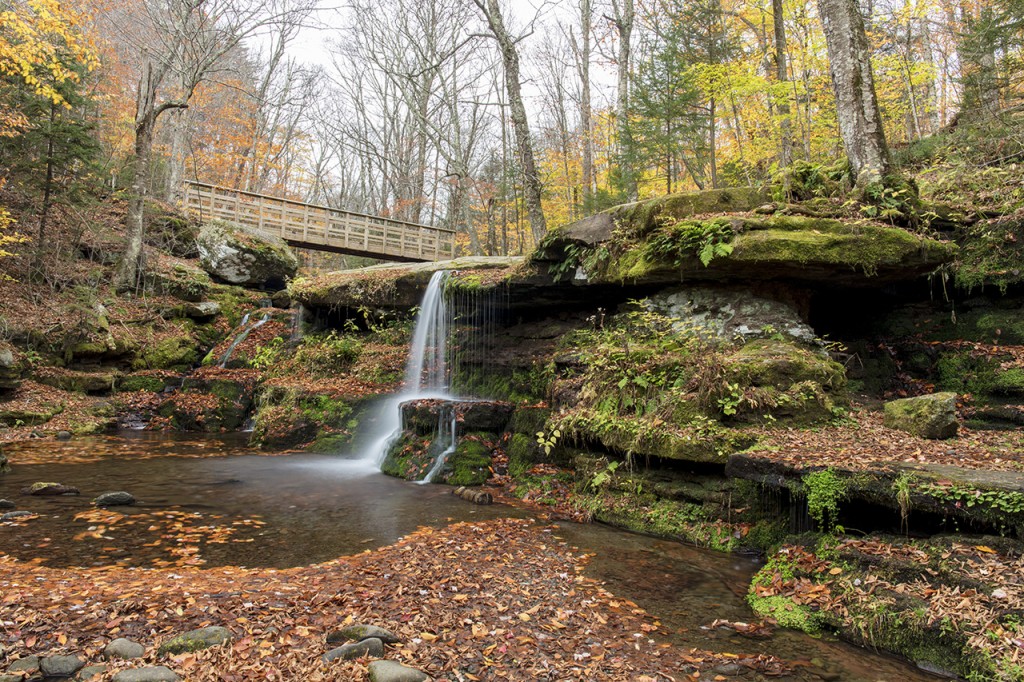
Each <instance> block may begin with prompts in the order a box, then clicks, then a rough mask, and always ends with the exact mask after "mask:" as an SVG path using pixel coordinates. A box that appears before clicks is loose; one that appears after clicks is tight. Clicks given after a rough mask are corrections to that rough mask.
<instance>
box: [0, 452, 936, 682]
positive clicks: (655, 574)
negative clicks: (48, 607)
mask: <svg viewBox="0 0 1024 682" xmlns="http://www.w3.org/2000/svg"><path fill="white" fill-rule="evenodd" d="M40 449H45V453H46V455H47V457H48V458H52V460H53V461H55V462H56V463H47V464H20V465H19V464H18V462H19V455H21V456H22V458H23V460H24V459H25V458H28V457H38V455H39V454H40V452H41V450H40ZM5 451H6V452H7V453H8V454H9V456H10V459H11V462H12V463H13V466H14V470H13V471H12V472H11V473H8V474H5V475H2V476H0V498H6V499H9V500H11V501H13V502H15V503H17V505H18V508H19V509H24V510H27V511H31V512H34V513H36V514H38V515H39V516H38V518H33V519H30V520H27V521H24V522H20V523H5V524H0V551H2V552H5V553H7V554H10V555H13V556H16V557H19V558H22V559H25V560H30V559H35V558H39V559H40V560H41V561H42V562H43V563H44V564H45V565H50V566H104V565H111V564H117V565H122V566H174V565H197V566H207V567H209V566H217V565H241V566H252V567H256V566H261V567H278V568H281V567H287V566H296V565H303V564H309V563H314V562H318V561H325V560H328V559H333V558H336V557H338V556H342V555H346V554H353V553H356V552H360V551H363V550H365V549H372V548H374V547H380V546H383V545H388V544H391V543H393V542H395V541H396V540H398V539H399V538H401V537H402V536H404V535H406V534H408V533H410V532H411V531H413V530H415V529H416V528H418V527H420V526H423V525H431V526H443V525H445V524H447V523H451V522H455V521H469V520H485V519H492V518H497V517H502V516H528V515H529V513H528V512H526V511H523V510H520V509H516V508H511V507H506V506H501V505H494V506H476V505H472V504H469V503H467V502H465V501H463V500H461V499H458V498H456V497H454V496H452V495H451V494H450V488H448V487H445V486H433V485H426V486H424V485H416V484H414V483H408V482H405V481H400V480H397V479H394V478H390V477H387V476H383V475H381V474H380V473H378V472H376V471H373V470H372V469H370V468H368V467H367V466H366V465H365V464H362V463H360V462H357V461H352V460H345V459H344V458H341V457H332V456H325V455H309V454H292V455H280V456H263V455H257V454H253V452H252V451H251V450H249V449H248V448H246V447H245V444H244V439H241V438H238V437H234V436H230V437H211V436H201V437H196V436H184V435H168V434H155V433H148V432H128V433H125V434H119V435H118V436H112V437H111V436H107V437H96V438H82V439H76V440H74V441H71V442H69V443H59V442H54V441H49V440H48V441H38V442H29V443H25V444H14V445H11V446H8V447H7V448H6V450H5ZM211 455H214V456H211ZM35 481H55V482H60V483H63V484H65V485H70V486H75V487H77V488H79V489H80V490H81V495H78V496H60V497H35V496H26V495H22V494H21V492H20V491H21V489H22V488H23V487H25V486H28V485H30V484H31V483H33V482H35ZM111 490H126V491H128V492H131V493H132V494H133V495H134V496H135V497H136V498H137V499H138V503H137V504H136V505H135V506H132V507H118V508H112V509H111V510H106V511H104V510H96V509H95V508H94V507H93V506H92V504H91V500H92V499H93V498H94V497H96V496H97V495H99V494H100V493H102V492H106V491H111ZM556 534H557V535H558V536H559V537H561V538H562V539H563V540H564V541H565V542H567V543H569V544H571V545H574V546H576V547H579V548H580V549H582V550H583V551H585V552H587V553H591V554H593V555H594V556H593V558H592V559H591V562H590V565H589V568H588V574H589V575H591V576H592V577H594V578H596V579H598V580H600V581H602V582H603V583H604V584H605V586H606V587H607V589H609V590H610V591H611V592H613V593H614V594H616V595H618V596H620V597H622V598H624V599H629V600H631V601H634V602H636V603H637V604H638V605H640V606H641V607H643V608H645V609H646V610H647V611H648V612H650V613H652V614H653V615H655V616H656V617H657V618H659V619H660V620H661V622H662V623H663V624H664V625H665V627H666V630H667V632H668V633H669V636H670V639H671V640H672V641H673V642H674V643H676V644H678V645H680V646H688V647H698V648H701V649H710V650H718V651H729V652H735V653H770V654H774V655H776V656H780V657H782V658H785V659H787V660H790V661H793V662H796V663H797V670H798V678H797V679H807V680H821V679H829V680H849V681H851V682H861V681H863V682H878V681H881V680H905V681H908V682H914V681H917V680H921V681H924V680H935V679H936V678H935V677H933V676H931V675H928V674H926V673H923V672H921V671H919V670H917V669H916V668H915V667H913V666H911V665H909V664H907V663H905V662H902V661H899V660H896V659H893V658H889V657H886V656H882V655H878V654H875V653H873V652H870V651H866V650H863V649H859V648H856V647H852V646H848V645H845V644H842V643H839V642H833V641H826V640H822V639H815V638H811V637H808V636H806V635H803V634H801V633H796V632H790V631H783V630H779V631H776V632H775V633H774V634H773V635H771V636H770V637H768V638H761V639H755V638H748V637H743V636H739V635H736V634H735V632H733V631H731V630H724V629H714V630H712V629H709V628H708V626H709V625H710V623H711V622H712V621H714V620H715V619H724V620H728V621H741V622H751V621H754V620H756V617H755V616H754V614H753V613H752V612H751V611H750V609H749V607H748V606H747V605H746V601H745V594H746V589H747V585H748V584H749V581H750V577H751V576H752V575H753V573H754V572H755V571H756V570H757V569H758V567H759V563H758V561H756V560H755V559H753V558H751V557H744V556H738V555H726V554H720V553H716V552H710V551H705V550H700V549H696V548H692V547H687V546H684V545H681V544H679V543H676V542H671V541H667V540H660V539H655V538H648V537H645V536H641V535H636V534H631V533H625V532H622V531H618V530H614V529H611V528H607V527H604V526H600V525H587V526H581V525H576V524H568V523H563V524H559V527H558V528H557V530H556Z"/></svg>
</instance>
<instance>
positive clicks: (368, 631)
mask: <svg viewBox="0 0 1024 682" xmlns="http://www.w3.org/2000/svg"><path fill="white" fill-rule="evenodd" d="M371 637H373V638H376V639H379V640H380V641H382V642H384V643H385V644H398V643H399V642H401V641H402V640H401V638H400V637H399V636H398V635H396V634H395V633H393V632H391V631H390V630H385V629H384V628H379V627H377V626H376V625H349V626H348V627H346V628H342V629H340V630H335V631H334V632H331V633H329V634H328V635H327V643H328V644H341V643H342V642H361V641H363V640H364V639H370V638H371Z"/></svg>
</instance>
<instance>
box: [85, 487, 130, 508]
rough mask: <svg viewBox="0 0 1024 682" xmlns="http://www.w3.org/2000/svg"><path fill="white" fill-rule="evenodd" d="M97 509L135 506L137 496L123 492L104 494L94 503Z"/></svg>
mask: <svg viewBox="0 0 1024 682" xmlns="http://www.w3.org/2000/svg"><path fill="white" fill-rule="evenodd" d="M92 503H93V504H94V505H96V506H97V507H120V506H124V505H128V504H135V496H134V495H132V494H131V493H127V492H125V491H123V490H119V491H117V492H110V493H103V494H102V495H100V496H99V497H97V498H96V499H95V500H93V501H92Z"/></svg>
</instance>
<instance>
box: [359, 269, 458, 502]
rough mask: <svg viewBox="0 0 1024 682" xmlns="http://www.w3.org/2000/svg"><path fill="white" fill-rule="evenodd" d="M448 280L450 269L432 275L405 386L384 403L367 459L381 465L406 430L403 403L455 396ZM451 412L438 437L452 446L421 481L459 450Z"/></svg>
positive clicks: (441, 422)
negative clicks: (451, 361)
mask: <svg viewBox="0 0 1024 682" xmlns="http://www.w3.org/2000/svg"><path fill="white" fill-rule="evenodd" d="M447 280H448V271H447V270H439V271H438V272H435V273H434V274H433V276H431V278H430V283H429V284H428V285H427V290H426V292H425V293H424V294H423V303H422V304H421V305H420V312H419V315H417V317H416V324H415V326H414V327H413V333H412V343H411V345H410V347H409V359H408V361H407V362H406V365H405V382H404V387H403V388H402V390H401V391H399V392H398V393H397V394H396V395H395V396H393V397H392V398H390V399H388V400H387V401H386V402H385V403H384V404H383V405H382V406H381V411H382V413H381V418H380V419H379V420H378V426H377V429H376V431H377V432H376V433H375V434H374V438H373V439H372V441H371V442H372V445H371V446H370V447H369V448H368V449H367V453H366V459H367V460H370V461H372V462H373V464H374V465H376V466H377V467H378V468H379V467H380V465H381V464H382V463H383V462H384V458H385V457H387V454H388V450H389V449H390V448H391V445H392V444H393V443H394V442H395V440H396V439H397V438H398V437H399V436H400V435H401V433H402V403H405V402H408V401H410V400H420V399H424V398H436V399H442V400H451V399H452V397H451V395H449V391H450V383H449V382H450V379H451V376H450V373H449V364H450V363H449V360H450V358H449V351H450V349H449V347H448V334H449V330H450V327H451V321H452V320H451V317H450V311H449V309H448V305H447V303H446V301H445V295H444V285H445V282H446V281H447ZM448 412H449V411H448V410H442V412H441V416H440V418H439V423H438V434H437V435H438V439H441V438H447V439H448V446H447V447H446V448H445V449H444V451H442V452H441V453H440V454H439V455H438V456H437V458H436V460H435V462H434V465H433V466H432V467H431V469H430V471H429V473H427V475H426V476H425V477H424V478H423V480H422V481H419V482H420V483H429V482H430V481H431V480H432V479H433V478H434V476H435V475H436V474H437V472H438V471H440V470H441V467H442V466H444V463H445V460H446V459H447V458H448V456H449V455H450V454H451V453H452V452H454V451H455V446H456V442H457V438H456V423H455V413H454V411H450V415H449V414H448ZM446 415H447V416H448V418H447V419H446Z"/></svg>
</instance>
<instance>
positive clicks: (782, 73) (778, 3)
mask: <svg viewBox="0 0 1024 682" xmlns="http://www.w3.org/2000/svg"><path fill="white" fill-rule="evenodd" d="M772 28H773V29H774V30H773V33H774V37H775V78H776V79H777V80H778V82H779V86H780V88H785V83H787V82H788V81H789V71H788V70H787V68H786V20H785V16H784V15H783V7H782V0H772ZM782 92H783V99H782V101H781V102H779V167H780V168H785V167H787V166H789V165H790V164H791V163H792V162H793V125H792V123H791V122H790V120H789V101H788V100H789V95H788V92H787V91H786V90H785V89H783V90H782Z"/></svg>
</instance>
